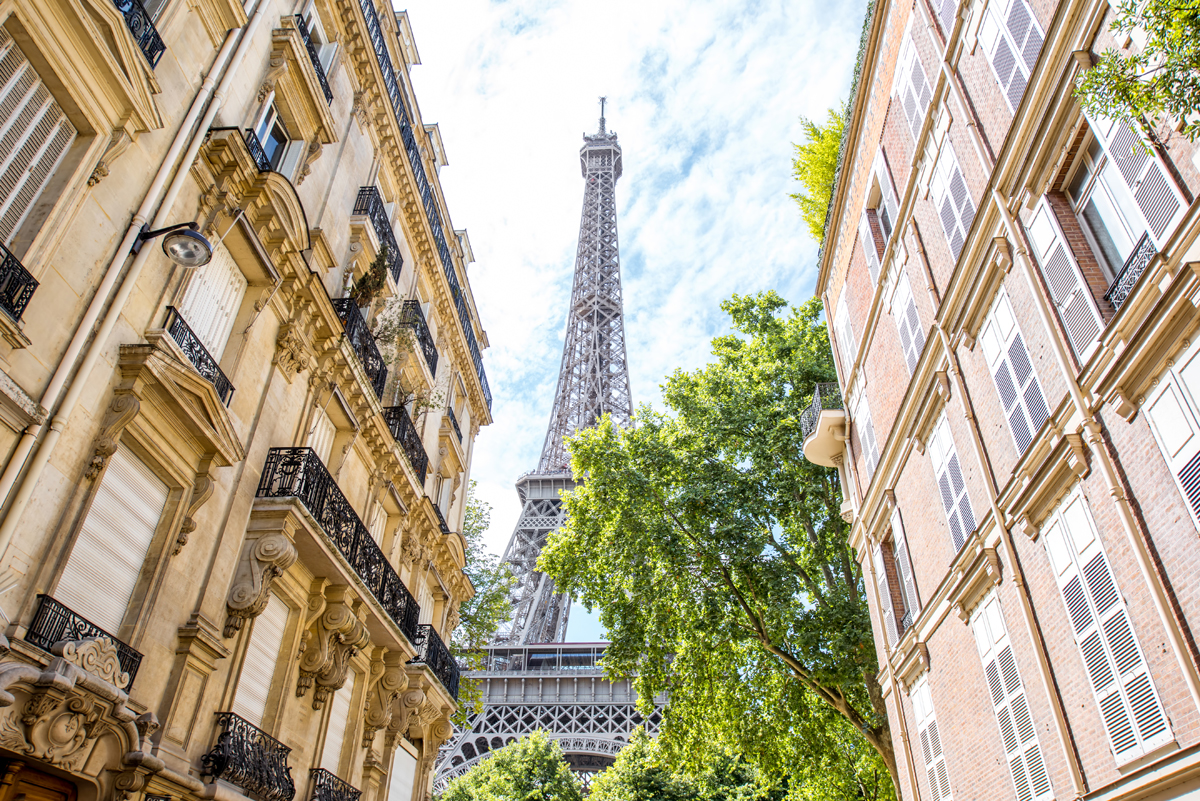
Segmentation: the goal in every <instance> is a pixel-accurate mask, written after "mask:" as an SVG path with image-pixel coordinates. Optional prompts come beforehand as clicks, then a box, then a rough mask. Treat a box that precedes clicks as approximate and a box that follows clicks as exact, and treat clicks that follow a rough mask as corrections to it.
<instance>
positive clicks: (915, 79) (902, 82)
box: [896, 29, 933, 142]
mask: <svg viewBox="0 0 1200 801" xmlns="http://www.w3.org/2000/svg"><path fill="white" fill-rule="evenodd" d="M896 70H897V72H898V77H897V80H896V87H897V90H898V92H899V94H900V106H901V108H903V109H904V119H905V120H906V121H907V122H908V130H909V131H910V132H911V133H912V137H913V141H914V142H915V141H916V140H917V138H918V137H919V136H920V135H921V126H922V125H924V123H925V112H926V111H928V109H929V101H930V100H931V99H932V98H933V92H932V91H930V89H929V81H928V80H926V78H925V70H924V69H923V68H922V67H921V58H920V56H918V55H917V48H916V45H915V44H914V43H913V38H912V31H911V29H910V30H909V31H907V32H906V33H905V35H904V44H903V45H902V46H901V49H900V60H899V61H898V62H896Z"/></svg>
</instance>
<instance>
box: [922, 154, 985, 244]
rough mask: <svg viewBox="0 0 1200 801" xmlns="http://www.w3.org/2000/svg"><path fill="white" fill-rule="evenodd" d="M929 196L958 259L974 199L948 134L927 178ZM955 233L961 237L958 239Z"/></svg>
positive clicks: (972, 213)
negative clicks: (929, 178)
mask: <svg viewBox="0 0 1200 801" xmlns="http://www.w3.org/2000/svg"><path fill="white" fill-rule="evenodd" d="M930 196H931V198H932V200H933V208H934V211H935V212H936V213H937V216H938V220H939V221H940V222H941V227H942V234H943V235H944V236H945V237H946V245H947V247H949V248H950V254H951V255H952V256H953V257H954V260H955V262H957V261H958V259H959V257H960V256H961V255H962V250H963V247H964V246H965V245H966V242H967V237H968V236H970V234H971V224H972V223H973V222H974V221H975V202H974V201H973V200H972V199H971V189H970V187H968V186H967V179H966V176H964V175H963V171H962V168H961V167H960V166H959V163H958V156H957V155H956V154H955V153H954V146H953V145H952V144H951V143H950V140H949V137H947V138H946V139H945V140H944V141H943V142H942V146H941V151H940V152H939V153H938V159H937V165H936V166H935V167H934V170H933V176H932V179H931V180H930ZM956 235H958V237H960V238H959V239H958V240H957V243H956V239H955V236H956Z"/></svg>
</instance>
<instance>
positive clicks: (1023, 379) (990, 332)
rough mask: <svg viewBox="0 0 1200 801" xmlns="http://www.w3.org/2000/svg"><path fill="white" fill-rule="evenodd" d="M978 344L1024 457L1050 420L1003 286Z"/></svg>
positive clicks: (1016, 445) (1014, 442) (1019, 328)
mask: <svg viewBox="0 0 1200 801" xmlns="http://www.w3.org/2000/svg"><path fill="white" fill-rule="evenodd" d="M979 344H980V345H981V346H982V347H983V356H984V359H985V360H986V361H987V364H988V371H989V372H991V374H992V383H993V386H995V388H996V395H997V397H999V399H1000V406H1001V408H1002V409H1003V410H1004V419H1005V420H1006V421H1008V432H1009V434H1011V435H1012V438H1013V445H1014V446H1015V447H1016V449H1017V453H1018V454H1023V453H1025V451H1026V450H1028V449H1029V446H1030V445H1031V444H1033V441H1034V440H1035V439H1037V434H1038V431H1040V430H1041V428H1042V425H1043V424H1044V423H1045V422H1046V420H1047V419H1048V418H1049V417H1050V409H1049V407H1048V406H1047V404H1046V394H1045V393H1044V392H1043V391H1042V385H1041V382H1040V381H1038V377H1037V370H1036V369H1035V368H1034V366H1033V359H1032V358H1031V357H1030V355H1029V348H1028V346H1027V345H1026V344H1025V338H1024V337H1023V336H1022V335H1021V326H1020V325H1018V324H1017V317H1016V314H1015V313H1014V312H1013V307H1012V302H1011V301H1010V300H1009V298H1008V290H1006V289H1005V288H1004V287H1003V286H1002V287H1000V290H999V291H998V292H997V293H996V299H995V301H993V302H992V309H991V311H990V312H989V313H988V316H987V319H986V320H985V321H984V324H983V328H982V329H980V332H979Z"/></svg>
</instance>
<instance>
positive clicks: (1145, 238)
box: [1104, 233, 1158, 310]
mask: <svg viewBox="0 0 1200 801" xmlns="http://www.w3.org/2000/svg"><path fill="white" fill-rule="evenodd" d="M1157 254H1158V249H1157V248H1156V247H1154V242H1152V241H1151V240H1150V234H1148V233H1145V234H1142V238H1141V239H1139V240H1138V243H1137V245H1135V246H1134V248H1133V252H1132V253H1130V254H1129V258H1128V259H1126V260H1125V266H1124V267H1122V268H1121V273H1120V275H1118V276H1117V277H1116V280H1114V281H1113V282H1112V286H1110V287H1109V288H1108V292H1107V293H1105V295H1104V299H1105V300H1107V301H1108V302H1109V303H1111V304H1112V307H1113V309H1114V310H1119V309H1120V308H1121V304H1123V303H1124V302H1125V301H1126V300H1127V299H1128V298H1129V296H1130V295H1131V294H1133V288H1134V287H1135V286H1137V282H1138V279H1139V278H1141V277H1142V273H1144V272H1145V271H1146V268H1147V267H1148V266H1149V265H1150V262H1151V261H1152V260H1153V259H1154V257H1155V255H1157Z"/></svg>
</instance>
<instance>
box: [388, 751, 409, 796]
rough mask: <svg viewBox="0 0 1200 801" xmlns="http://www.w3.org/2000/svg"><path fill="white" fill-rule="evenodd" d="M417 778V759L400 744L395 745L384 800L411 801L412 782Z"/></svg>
mask: <svg viewBox="0 0 1200 801" xmlns="http://www.w3.org/2000/svg"><path fill="white" fill-rule="evenodd" d="M416 780H417V760H416V758H415V757H413V755H412V754H410V753H408V752H407V751H405V750H404V748H403V747H402V746H397V747H396V755H395V756H394V757H393V758H392V773H391V775H390V776H389V777H388V794H387V799H386V801H412V795H413V784H414V783H415V782H416Z"/></svg>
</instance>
